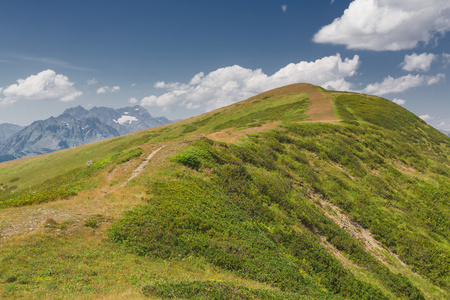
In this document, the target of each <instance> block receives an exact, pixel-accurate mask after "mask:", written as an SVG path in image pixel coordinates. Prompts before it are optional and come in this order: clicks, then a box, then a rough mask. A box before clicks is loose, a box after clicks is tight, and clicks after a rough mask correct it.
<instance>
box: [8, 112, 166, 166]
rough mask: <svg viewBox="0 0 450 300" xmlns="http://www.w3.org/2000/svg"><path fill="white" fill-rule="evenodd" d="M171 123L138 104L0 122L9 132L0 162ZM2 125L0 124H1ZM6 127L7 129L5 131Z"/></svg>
mask: <svg viewBox="0 0 450 300" xmlns="http://www.w3.org/2000/svg"><path fill="white" fill-rule="evenodd" d="M169 123H171V121H170V120H168V119H167V118H165V117H152V116H151V115H150V114H149V113H148V111H147V110H146V109H144V108H143V107H141V106H138V105H136V106H133V107H124V108H119V109H114V108H108V107H93V108H91V109H90V110H86V109H84V108H83V107H81V106H77V107H72V108H69V109H67V110H65V111H64V112H63V113H62V114H61V115H59V116H58V117H56V118H55V117H50V118H48V119H46V120H39V121H35V122H33V123H32V124H31V125H29V126H26V127H13V126H11V124H8V125H9V126H6V125H4V126H3V127H0V138H1V136H2V135H1V134H2V131H1V130H2V128H4V131H5V132H7V133H9V134H7V135H6V134H4V135H3V136H5V138H4V139H3V140H1V139H0V141H1V143H0V162H2V161H8V160H13V159H17V158H21V157H28V156H35V155H40V154H45V153H49V152H53V151H58V150H62V149H67V148H71V147H74V146H79V145H82V144H86V143H92V142H97V141H101V140H103V139H107V138H113V137H117V136H120V135H124V134H128V133H132V132H135V131H139V130H143V129H147V128H152V127H157V126H161V125H166V124H169ZM2 125H3V124H2ZM7 130H9V131H7Z"/></svg>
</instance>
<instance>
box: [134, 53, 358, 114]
mask: <svg viewBox="0 0 450 300" xmlns="http://www.w3.org/2000/svg"><path fill="white" fill-rule="evenodd" d="M358 66H359V56H358V55H355V56H354V57H353V58H352V59H349V58H345V59H342V58H341V56H340V55H339V54H336V55H334V56H328V57H324V58H321V59H318V60H316V61H311V62H306V61H302V62H299V63H297V64H294V63H291V64H289V65H287V66H285V67H284V68H281V69H280V70H279V71H277V72H276V73H275V74H273V75H271V76H268V75H266V74H265V73H264V72H263V71H262V70H261V69H256V70H251V69H246V68H243V67H241V66H238V65H234V66H230V67H225V68H220V69H217V70H215V71H213V72H211V73H209V74H207V75H205V74H204V73H203V72H201V73H198V74H197V75H195V76H194V77H193V78H192V79H191V80H190V81H189V83H180V82H173V83H165V82H157V83H156V84H155V87H156V88H160V89H166V90H167V92H166V93H164V94H162V95H161V96H155V95H151V96H148V97H145V98H144V99H142V101H141V104H142V105H148V106H158V107H162V108H163V109H164V110H170V109H171V108H173V107H178V106H181V107H184V108H187V109H196V108H204V110H205V111H210V110H212V109H215V108H219V107H223V106H226V105H229V104H232V103H234V102H237V101H240V100H243V99H246V98H248V97H250V96H253V95H255V94H258V93H261V92H263V91H266V90H269V89H272V88H276V87H280V86H284V85H287V84H292V83H299V82H309V83H312V84H316V85H320V86H322V87H324V88H328V89H338V90H348V89H350V88H351V84H350V83H349V82H347V81H346V80H345V79H346V78H347V77H351V76H354V75H355V74H356V70H357V69H358Z"/></svg>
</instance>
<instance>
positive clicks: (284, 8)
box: [281, 4, 287, 13]
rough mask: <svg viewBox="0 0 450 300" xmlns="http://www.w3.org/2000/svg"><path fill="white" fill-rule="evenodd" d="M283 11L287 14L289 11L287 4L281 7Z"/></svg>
mask: <svg viewBox="0 0 450 300" xmlns="http://www.w3.org/2000/svg"><path fill="white" fill-rule="evenodd" d="M281 10H282V11H283V12H284V13H285V12H286V11H287V5H286V4H283V5H281Z"/></svg>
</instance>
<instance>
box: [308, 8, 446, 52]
mask: <svg viewBox="0 0 450 300" xmlns="http://www.w3.org/2000/svg"><path fill="white" fill-rule="evenodd" d="M447 31H450V1H448V0H427V1H423V0H354V1H353V2H352V3H350V5H349V7H348V8H347V9H346V10H345V11H344V14H343V15H342V16H341V17H339V18H336V19H335V20H334V21H333V22H332V23H331V24H329V25H326V26H324V27H323V28H322V29H320V30H319V31H318V32H317V33H316V34H315V35H314V38H313V40H314V41H315V42H317V43H331V44H340V45H346V46H347V48H349V49H368V50H376V51H382V50H402V49H412V48H414V47H416V46H417V45H418V43H419V42H423V43H428V42H430V41H432V40H433V39H434V38H436V37H440V36H443V35H444V34H445V32H447Z"/></svg>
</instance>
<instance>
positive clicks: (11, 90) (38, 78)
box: [0, 70, 83, 104]
mask: <svg viewBox="0 0 450 300" xmlns="http://www.w3.org/2000/svg"><path fill="white" fill-rule="evenodd" d="M73 85H74V83H73V82H71V81H69V78H67V76H64V75H61V74H56V73H55V71H53V70H45V71H42V72H40V73H38V74H36V75H31V76H30V77H28V78H26V79H19V80H17V84H12V85H10V86H8V87H7V88H4V89H2V90H0V92H1V93H2V95H3V96H4V98H2V99H0V101H1V103H2V104H10V103H14V102H17V101H19V100H42V99H52V100H60V101H63V102H66V101H72V100H74V99H75V98H77V97H79V96H81V95H82V94H83V93H82V92H80V91H78V90H77V89H76V88H74V87H73Z"/></svg>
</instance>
